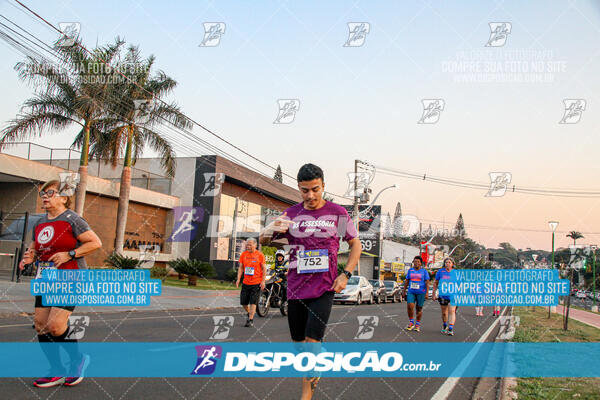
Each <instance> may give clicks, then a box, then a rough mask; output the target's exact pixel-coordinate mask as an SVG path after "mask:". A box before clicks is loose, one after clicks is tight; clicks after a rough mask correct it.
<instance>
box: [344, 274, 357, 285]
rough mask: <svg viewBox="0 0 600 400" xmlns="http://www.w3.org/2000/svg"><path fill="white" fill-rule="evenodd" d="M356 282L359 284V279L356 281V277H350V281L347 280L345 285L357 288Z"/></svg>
mask: <svg viewBox="0 0 600 400" xmlns="http://www.w3.org/2000/svg"><path fill="white" fill-rule="evenodd" d="M358 282H359V279H358V277H356V276H353V277H351V278H350V279H348V283H347V285H351V286H357V285H358Z"/></svg>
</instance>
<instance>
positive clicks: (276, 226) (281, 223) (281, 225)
mask: <svg viewBox="0 0 600 400" xmlns="http://www.w3.org/2000/svg"><path fill="white" fill-rule="evenodd" d="M293 223H294V222H293V221H292V220H291V219H290V218H289V217H288V216H287V213H286V212H284V213H283V214H281V215H280V216H279V217H277V218H276V219H275V220H274V221H273V222H271V223H270V224H269V226H268V227H267V229H269V230H271V231H273V232H279V233H285V232H287V230H288V229H289V227H290V225H292V224H293Z"/></svg>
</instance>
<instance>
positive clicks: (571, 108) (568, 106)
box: [558, 99, 586, 124]
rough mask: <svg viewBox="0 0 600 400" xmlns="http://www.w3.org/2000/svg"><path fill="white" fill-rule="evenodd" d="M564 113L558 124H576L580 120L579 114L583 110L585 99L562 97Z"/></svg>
mask: <svg viewBox="0 0 600 400" xmlns="http://www.w3.org/2000/svg"><path fill="white" fill-rule="evenodd" d="M563 103H564V104H565V113H564V114H563V117H562V119H561V120H560V121H559V122H558V123H559V124H576V123H578V122H579V121H580V120H581V114H583V111H584V110H585V106H586V101H585V100H584V99H564V100H563Z"/></svg>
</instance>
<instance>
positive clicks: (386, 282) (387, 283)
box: [383, 281, 394, 287]
mask: <svg viewBox="0 0 600 400" xmlns="http://www.w3.org/2000/svg"><path fill="white" fill-rule="evenodd" d="M383 284H384V285H385V286H387V287H394V282H392V281H384V282H383Z"/></svg>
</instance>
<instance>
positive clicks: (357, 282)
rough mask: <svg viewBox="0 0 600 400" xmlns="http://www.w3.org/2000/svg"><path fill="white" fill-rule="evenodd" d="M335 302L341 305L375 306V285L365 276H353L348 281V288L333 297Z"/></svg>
mask: <svg viewBox="0 0 600 400" xmlns="http://www.w3.org/2000/svg"><path fill="white" fill-rule="evenodd" d="M333 301H338V302H340V303H354V304H362V303H363V302H367V303H369V304H373V301H374V300H373V285H371V284H370V283H369V281H368V280H367V278H365V277H364V276H353V277H351V278H350V279H348V283H347V284H346V288H345V289H344V290H342V291H341V292H340V293H336V294H335V295H334V296H333Z"/></svg>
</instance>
